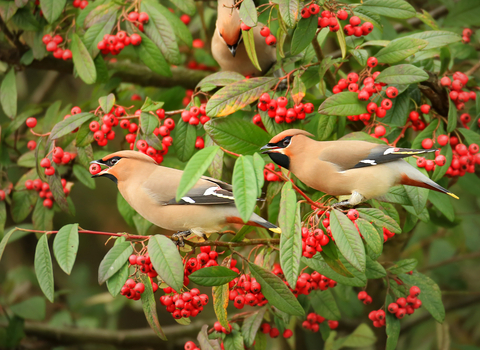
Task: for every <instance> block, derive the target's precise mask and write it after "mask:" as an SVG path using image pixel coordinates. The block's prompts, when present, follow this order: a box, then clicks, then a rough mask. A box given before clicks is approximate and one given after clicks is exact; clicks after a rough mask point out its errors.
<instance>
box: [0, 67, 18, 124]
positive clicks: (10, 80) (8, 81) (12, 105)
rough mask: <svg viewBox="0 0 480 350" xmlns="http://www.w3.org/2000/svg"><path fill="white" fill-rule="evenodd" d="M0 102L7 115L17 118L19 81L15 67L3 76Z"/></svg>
mask: <svg viewBox="0 0 480 350" xmlns="http://www.w3.org/2000/svg"><path fill="white" fill-rule="evenodd" d="M0 102H1V103H2V108H3V111H4V112H5V114H6V115H7V117H9V118H11V119H13V118H15V117H16V115H17V82H16V80H15V69H13V68H12V69H10V71H9V72H8V73H7V74H6V75H5V78H3V81H2V85H1V87H0Z"/></svg>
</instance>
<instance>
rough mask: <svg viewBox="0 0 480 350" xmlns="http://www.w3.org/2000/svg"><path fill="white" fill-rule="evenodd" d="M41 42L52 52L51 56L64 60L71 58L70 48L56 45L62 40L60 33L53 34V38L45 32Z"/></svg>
mask: <svg viewBox="0 0 480 350" xmlns="http://www.w3.org/2000/svg"><path fill="white" fill-rule="evenodd" d="M42 41H43V43H44V44H45V45H46V48H47V51H48V52H53V57H55V58H58V59H63V60H64V61H67V60H71V59H72V51H70V49H65V50H64V49H62V48H60V47H58V45H59V44H61V43H62V42H63V38H62V37H61V36H60V35H58V34H57V35H55V36H54V37H53V38H52V36H51V35H50V34H45V35H44V36H43V38H42Z"/></svg>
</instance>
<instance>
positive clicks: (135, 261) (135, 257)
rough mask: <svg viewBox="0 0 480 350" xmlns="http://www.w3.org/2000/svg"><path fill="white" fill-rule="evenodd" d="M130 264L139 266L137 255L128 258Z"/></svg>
mask: <svg viewBox="0 0 480 350" xmlns="http://www.w3.org/2000/svg"><path fill="white" fill-rule="evenodd" d="M128 262H129V263H130V264H131V265H136V264H137V256H136V255H135V254H132V255H130V256H129V257H128Z"/></svg>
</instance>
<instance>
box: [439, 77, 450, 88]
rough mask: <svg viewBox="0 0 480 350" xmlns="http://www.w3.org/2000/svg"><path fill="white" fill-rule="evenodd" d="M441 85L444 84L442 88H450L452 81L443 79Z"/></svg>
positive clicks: (446, 78)
mask: <svg viewBox="0 0 480 350" xmlns="http://www.w3.org/2000/svg"><path fill="white" fill-rule="evenodd" d="M440 84H442V86H446V87H448V86H450V85H452V81H451V80H450V78H449V77H443V78H442V79H440Z"/></svg>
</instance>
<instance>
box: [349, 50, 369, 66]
mask: <svg viewBox="0 0 480 350" xmlns="http://www.w3.org/2000/svg"><path fill="white" fill-rule="evenodd" d="M350 53H351V54H352V55H353V57H355V59H356V60H357V62H358V63H359V64H360V65H361V66H362V67H365V66H366V65H367V59H368V51H367V50H362V49H355V50H350Z"/></svg>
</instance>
